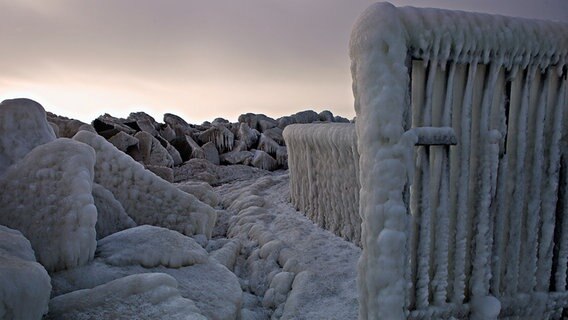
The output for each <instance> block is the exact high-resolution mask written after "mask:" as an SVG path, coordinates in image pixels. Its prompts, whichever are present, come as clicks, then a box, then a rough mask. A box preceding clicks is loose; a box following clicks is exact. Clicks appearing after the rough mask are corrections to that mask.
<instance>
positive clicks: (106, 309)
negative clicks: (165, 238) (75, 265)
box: [47, 273, 207, 320]
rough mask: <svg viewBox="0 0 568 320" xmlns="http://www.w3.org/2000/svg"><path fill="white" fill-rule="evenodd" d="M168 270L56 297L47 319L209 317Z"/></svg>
mask: <svg viewBox="0 0 568 320" xmlns="http://www.w3.org/2000/svg"><path fill="white" fill-rule="evenodd" d="M177 287H178V283H177V281H176V280H175V279H174V278H173V277H171V276H169V275H167V274H164V273H146V274H136V275H131V276H127V277H124V278H120V279H117V280H114V281H111V282H109V283H106V284H103V285H100V286H98V287H95V288H93V289H84V290H78V291H74V292H71V293H68V294H64V295H61V296H58V297H55V298H53V299H52V300H51V301H50V303H49V315H48V316H47V319H116V318H121V319H148V320H149V319H187V320H198V319H199V320H202V319H203V320H205V319H207V318H206V317H205V316H203V315H202V314H201V312H200V310H199V309H198V308H197V307H196V306H195V303H194V302H193V301H191V300H190V299H187V298H183V297H182V296H181V294H180V292H179V290H178V289H177Z"/></svg>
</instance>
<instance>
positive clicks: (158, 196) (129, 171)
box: [73, 131, 217, 237]
mask: <svg viewBox="0 0 568 320" xmlns="http://www.w3.org/2000/svg"><path fill="white" fill-rule="evenodd" d="M73 139H75V140H77V141H81V142H83V143H86V144H88V145H90V146H92V147H93V148H94V149H95V151H96V158H97V161H96V164H95V182H96V183H99V184H100V185H102V186H103V187H105V188H106V189H108V190H109V191H110V192H112V193H113V195H114V196H115V198H116V199H117V200H118V201H119V202H120V203H121V204H122V206H123V207H124V209H125V210H126V213H127V214H128V215H129V216H130V217H131V218H132V219H133V220H134V221H135V222H136V223H138V224H151V225H159V226H161V227H165V228H168V229H172V230H176V231H180V232H182V233H184V234H186V235H193V234H204V235H206V236H207V237H210V235H211V231H212V230H213V227H214V225H215V219H216V216H217V214H216V212H215V210H214V209H213V208H211V207H210V206H208V205H206V204H204V203H202V202H201V201H199V200H197V199H196V198H195V197H194V196H192V195H190V194H187V193H185V192H183V191H181V190H179V189H177V188H176V187H175V186H174V185H172V184H171V183H169V182H167V181H165V180H163V179H160V178H158V177H157V176H156V175H154V174H153V173H151V172H149V171H147V170H145V169H144V167H143V166H142V165H141V164H140V163H138V162H136V161H134V160H133V159H132V158H131V157H129V156H128V155H126V154H124V153H123V152H121V151H119V150H118V149H116V148H115V147H114V146H113V145H112V144H111V143H110V142H107V141H106V140H105V139H104V138H103V137H101V136H98V135H96V134H93V133H91V132H87V131H81V132H79V133H77V135H75V137H73Z"/></svg>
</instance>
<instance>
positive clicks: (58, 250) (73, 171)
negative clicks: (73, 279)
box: [0, 138, 97, 271]
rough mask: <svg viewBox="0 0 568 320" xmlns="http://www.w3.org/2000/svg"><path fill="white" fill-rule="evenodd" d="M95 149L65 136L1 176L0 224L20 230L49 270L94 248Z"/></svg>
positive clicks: (77, 261)
mask: <svg viewBox="0 0 568 320" xmlns="http://www.w3.org/2000/svg"><path fill="white" fill-rule="evenodd" d="M94 165H95V153H94V151H93V148H91V147H89V146H87V145H85V144H83V143H80V142H77V141H73V140H70V139H66V138H61V139H57V140H55V141H52V142H49V143H46V144H43V145H41V146H38V147H36V148H35V149H33V150H32V151H31V152H30V153H28V154H27V155H26V156H25V157H24V158H23V159H21V160H20V161H18V162H17V163H16V164H14V165H12V166H10V167H9V168H8V169H7V170H6V172H5V173H4V175H3V176H2V177H1V178H0V190H2V192H1V193H0V224H3V225H6V226H8V227H10V228H13V229H17V230H19V231H21V232H22V233H23V234H24V235H25V236H26V237H27V238H28V239H29V240H30V242H31V243H32V247H33V248H34V250H35V254H36V257H37V259H38V261H39V262H40V263H41V264H42V265H44V266H45V268H46V269H47V270H50V271H51V270H60V269H66V268H72V267H76V266H78V265H82V264H84V263H86V262H87V261H89V260H90V259H92V258H93V254H94V253H95V247H96V240H95V223H96V221H97V209H96V208H95V206H94V204H93V196H92V184H93V175H94V173H93V168H94Z"/></svg>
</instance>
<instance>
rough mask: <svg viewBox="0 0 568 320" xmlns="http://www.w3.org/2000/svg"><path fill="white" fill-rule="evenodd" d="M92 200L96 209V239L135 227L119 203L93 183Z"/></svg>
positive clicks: (109, 193) (102, 188) (108, 192)
mask: <svg viewBox="0 0 568 320" xmlns="http://www.w3.org/2000/svg"><path fill="white" fill-rule="evenodd" d="M93 199H94V201H95V207H97V224H96V226H95V227H96V231H97V239H101V238H104V237H106V236H108V235H110V234H113V233H115V232H118V231H121V230H124V229H128V228H132V227H135V226H136V223H135V222H134V220H132V218H130V217H129V216H128V215H127V214H126V211H124V208H123V207H122V205H121V204H120V202H118V201H117V200H116V199H115V198H114V196H113V195H112V193H111V192H110V191H108V190H107V189H105V188H104V187H103V186H101V185H100V184H97V183H93Z"/></svg>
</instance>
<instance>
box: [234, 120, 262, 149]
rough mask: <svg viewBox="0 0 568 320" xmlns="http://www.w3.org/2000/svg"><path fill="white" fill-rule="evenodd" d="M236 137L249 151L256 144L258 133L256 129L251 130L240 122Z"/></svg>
mask: <svg viewBox="0 0 568 320" xmlns="http://www.w3.org/2000/svg"><path fill="white" fill-rule="evenodd" d="M237 137H238V139H239V140H240V141H243V142H244V143H245V144H246V147H247V149H250V148H251V147H252V146H254V145H256V143H257V142H258V138H259V137H260V132H258V130H256V129H251V128H250V127H249V125H248V124H247V123H245V122H242V123H241V124H240V126H239V132H238V134H237Z"/></svg>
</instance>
